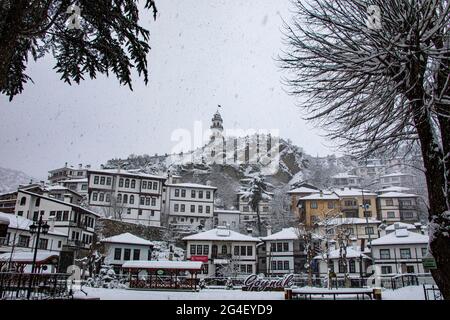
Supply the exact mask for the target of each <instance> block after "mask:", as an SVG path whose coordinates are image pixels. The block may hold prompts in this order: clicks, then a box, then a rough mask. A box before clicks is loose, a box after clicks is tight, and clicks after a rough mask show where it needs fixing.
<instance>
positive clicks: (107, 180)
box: [106, 177, 111, 186]
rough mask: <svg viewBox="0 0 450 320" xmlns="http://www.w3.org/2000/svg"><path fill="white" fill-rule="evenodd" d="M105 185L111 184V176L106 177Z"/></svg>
mask: <svg viewBox="0 0 450 320" xmlns="http://www.w3.org/2000/svg"><path fill="white" fill-rule="evenodd" d="M106 185H107V186H110V185H111V177H108V178H106Z"/></svg>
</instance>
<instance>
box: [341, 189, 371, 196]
mask: <svg viewBox="0 0 450 320" xmlns="http://www.w3.org/2000/svg"><path fill="white" fill-rule="evenodd" d="M333 191H334V193H336V194H337V195H338V196H340V197H346V196H347V197H362V196H363V195H364V196H376V195H377V194H376V193H373V192H371V191H369V190H362V189H353V188H341V189H334V190H333Z"/></svg>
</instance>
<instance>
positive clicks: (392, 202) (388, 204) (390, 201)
mask: <svg viewBox="0 0 450 320" xmlns="http://www.w3.org/2000/svg"><path fill="white" fill-rule="evenodd" d="M385 203H386V205H387V206H393V205H394V200H392V199H386V200H385Z"/></svg>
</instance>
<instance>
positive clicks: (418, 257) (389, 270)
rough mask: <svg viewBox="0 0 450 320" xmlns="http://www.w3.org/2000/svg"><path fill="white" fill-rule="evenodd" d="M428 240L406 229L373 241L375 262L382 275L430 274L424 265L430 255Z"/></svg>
mask: <svg viewBox="0 0 450 320" xmlns="http://www.w3.org/2000/svg"><path fill="white" fill-rule="evenodd" d="M428 240H429V237H428V236H426V235H422V234H418V233H415V232H411V231H408V230H407V229H406V228H399V229H396V230H395V232H392V233H390V234H387V235H385V236H383V237H381V238H379V239H377V240H374V241H372V258H373V262H374V264H375V265H376V266H378V267H379V268H380V273H381V274H382V275H393V274H406V273H425V272H429V270H425V269H424V268H423V265H422V259H423V258H424V257H426V256H427V254H428V252H427V247H428Z"/></svg>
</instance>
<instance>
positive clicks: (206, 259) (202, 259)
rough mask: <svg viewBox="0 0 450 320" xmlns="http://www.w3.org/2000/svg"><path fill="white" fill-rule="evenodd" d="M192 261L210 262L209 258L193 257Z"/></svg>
mask: <svg viewBox="0 0 450 320" xmlns="http://www.w3.org/2000/svg"><path fill="white" fill-rule="evenodd" d="M191 261H201V262H205V263H207V262H208V256H191Z"/></svg>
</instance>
